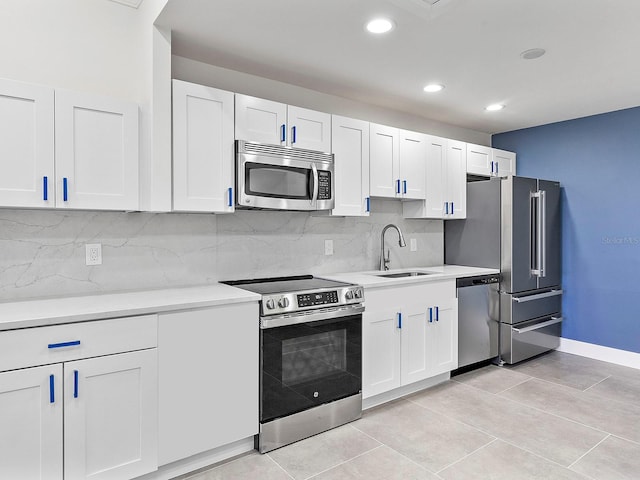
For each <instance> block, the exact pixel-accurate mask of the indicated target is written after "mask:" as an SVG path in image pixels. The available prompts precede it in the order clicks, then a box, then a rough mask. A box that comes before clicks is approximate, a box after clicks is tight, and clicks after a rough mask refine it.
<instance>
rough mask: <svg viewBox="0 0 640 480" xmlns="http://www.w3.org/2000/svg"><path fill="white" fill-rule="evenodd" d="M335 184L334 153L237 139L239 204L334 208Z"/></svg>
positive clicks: (268, 207)
mask: <svg viewBox="0 0 640 480" xmlns="http://www.w3.org/2000/svg"><path fill="white" fill-rule="evenodd" d="M334 184H335V181H334V166H333V155H332V154H330V153H322V152H316V151H313V150H304V149H301V148H291V147H283V146H280V145H267V144H263V143H256V142H247V141H244V140H236V192H237V195H236V198H237V205H238V207H244V208H265V209H272V210H331V209H332V208H333V207H334V203H335V193H334V192H335V185H334Z"/></svg>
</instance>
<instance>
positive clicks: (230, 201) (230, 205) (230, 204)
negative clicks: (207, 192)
mask: <svg viewBox="0 0 640 480" xmlns="http://www.w3.org/2000/svg"><path fill="white" fill-rule="evenodd" d="M227 194H228V195H229V204H228V205H227V206H228V207H233V188H232V187H229V189H228V190H227Z"/></svg>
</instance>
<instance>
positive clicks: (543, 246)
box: [538, 190, 547, 277]
mask: <svg viewBox="0 0 640 480" xmlns="http://www.w3.org/2000/svg"><path fill="white" fill-rule="evenodd" d="M539 193H540V206H539V208H538V218H539V220H540V225H539V227H538V232H539V238H540V276H541V277H546V276H547V192H545V191H544V190H540V192H539Z"/></svg>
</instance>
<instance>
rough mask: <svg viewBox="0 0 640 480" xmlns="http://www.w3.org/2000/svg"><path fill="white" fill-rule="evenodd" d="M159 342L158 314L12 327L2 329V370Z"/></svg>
mask: <svg viewBox="0 0 640 480" xmlns="http://www.w3.org/2000/svg"><path fill="white" fill-rule="evenodd" d="M157 345H158V316H157V315H143V316H138V317H124V318H115V319H109V320H96V321H91V322H80V323H69V324H65V325H55V326H50V327H34V328H24V329H19V330H9V331H5V332H0V352H1V355H0V371H5V370H13V369H16V368H25V367H33V366H36V365H47V364H50V363H58V362H67V361H69V360H80V359H82V358H89V357H98V356H101V355H109V354H112V353H121V352H129V351H133V350H140V349H143V348H153V347H156V346H157Z"/></svg>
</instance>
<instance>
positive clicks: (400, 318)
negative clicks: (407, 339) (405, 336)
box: [398, 312, 402, 328]
mask: <svg viewBox="0 0 640 480" xmlns="http://www.w3.org/2000/svg"><path fill="white" fill-rule="evenodd" d="M398 328H402V312H398Z"/></svg>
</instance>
